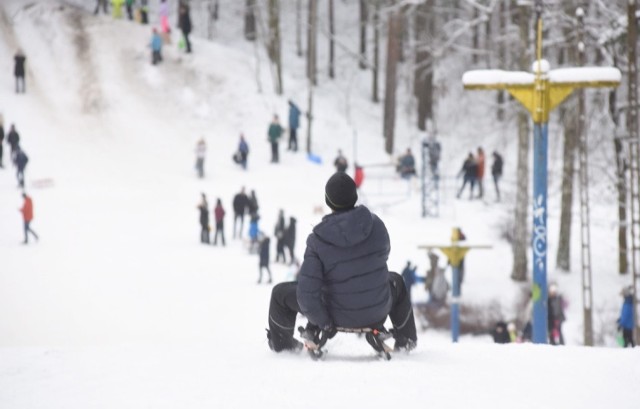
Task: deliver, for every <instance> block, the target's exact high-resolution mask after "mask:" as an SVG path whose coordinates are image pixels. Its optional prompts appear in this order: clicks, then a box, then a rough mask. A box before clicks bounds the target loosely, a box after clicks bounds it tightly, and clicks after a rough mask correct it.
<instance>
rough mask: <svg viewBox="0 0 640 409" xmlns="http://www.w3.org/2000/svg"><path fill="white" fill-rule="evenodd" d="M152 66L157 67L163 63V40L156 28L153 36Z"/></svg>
mask: <svg viewBox="0 0 640 409" xmlns="http://www.w3.org/2000/svg"><path fill="white" fill-rule="evenodd" d="M150 45H151V64H152V65H156V64H159V63H161V62H162V38H161V37H160V34H159V33H158V30H157V29H156V28H155V27H154V28H153V30H152V34H151V44H150Z"/></svg>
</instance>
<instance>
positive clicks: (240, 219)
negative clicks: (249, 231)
mask: <svg viewBox="0 0 640 409" xmlns="http://www.w3.org/2000/svg"><path fill="white" fill-rule="evenodd" d="M247 209H249V196H247V194H246V193H245V191H244V186H243V187H242V188H241V189H240V192H239V193H237V194H236V195H235V196H234V197H233V238H234V239H235V238H236V235H237V236H238V238H240V239H241V238H242V229H243V228H244V215H245V213H247ZM238 225H239V227H240V229H238Z"/></svg>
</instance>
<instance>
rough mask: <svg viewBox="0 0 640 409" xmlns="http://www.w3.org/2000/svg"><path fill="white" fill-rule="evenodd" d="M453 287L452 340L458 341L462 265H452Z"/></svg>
mask: <svg viewBox="0 0 640 409" xmlns="http://www.w3.org/2000/svg"><path fill="white" fill-rule="evenodd" d="M451 272H452V275H453V288H452V290H451V296H452V297H451V340H452V341H453V342H454V343H456V342H458V336H459V335H460V266H459V265H458V266H457V267H454V266H453V264H452V265H451Z"/></svg>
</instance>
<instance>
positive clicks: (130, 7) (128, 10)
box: [125, 4, 133, 20]
mask: <svg viewBox="0 0 640 409" xmlns="http://www.w3.org/2000/svg"><path fill="white" fill-rule="evenodd" d="M125 7H126V8H127V17H128V18H129V20H133V7H132V6H131V5H130V4H127V5H125Z"/></svg>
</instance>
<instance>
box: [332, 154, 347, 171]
mask: <svg viewBox="0 0 640 409" xmlns="http://www.w3.org/2000/svg"><path fill="white" fill-rule="evenodd" d="M333 166H335V167H336V172H346V171H347V168H348V167H349V162H347V158H345V157H344V155H343V154H342V149H338V156H336V159H335V160H334V161H333Z"/></svg>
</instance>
